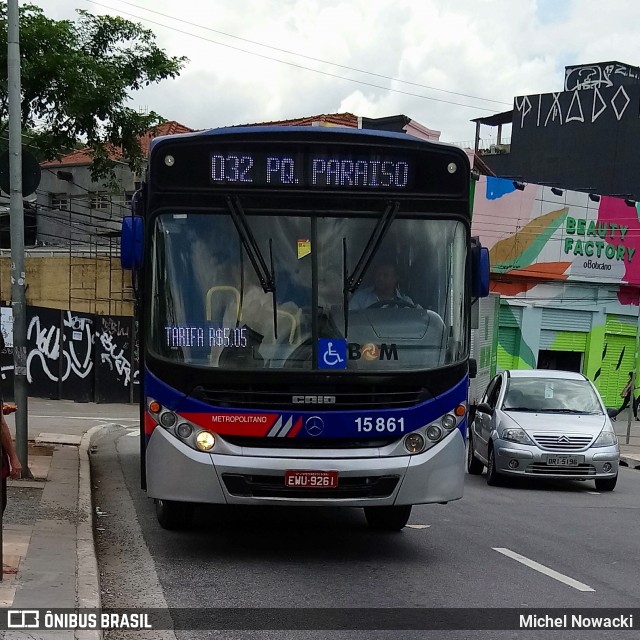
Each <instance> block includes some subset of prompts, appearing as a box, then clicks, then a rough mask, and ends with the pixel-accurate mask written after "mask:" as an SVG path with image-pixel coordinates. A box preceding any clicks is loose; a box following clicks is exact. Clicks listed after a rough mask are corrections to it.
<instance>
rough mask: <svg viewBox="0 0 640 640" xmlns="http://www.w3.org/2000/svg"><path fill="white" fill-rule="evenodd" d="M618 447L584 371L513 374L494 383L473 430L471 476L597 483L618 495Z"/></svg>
mask: <svg viewBox="0 0 640 640" xmlns="http://www.w3.org/2000/svg"><path fill="white" fill-rule="evenodd" d="M619 462H620V449H619V447H618V439H617V437H616V434H615V431H614V429H613V426H612V425H611V420H610V419H609V416H608V415H607V410H606V407H605V406H604V403H603V402H602V398H601V397H600V395H599V393H598V391H597V390H596V388H595V387H594V386H593V384H592V383H591V382H590V381H589V380H588V379H587V378H585V376H583V375H582V374H580V373H573V372H570V371H550V370H546V369H534V370H507V371H503V372H502V373H500V374H498V375H497V376H495V378H493V380H492V381H491V382H490V383H489V386H488V387H487V389H486V391H485V393H484V396H483V397H482V399H481V401H480V404H478V405H477V406H476V407H475V417H474V419H473V421H472V422H471V427H470V429H469V442H468V449H467V470H468V471H469V473H471V474H474V475H479V474H481V473H482V471H483V469H484V467H485V466H486V467H487V483H488V484H490V485H496V484H500V482H501V481H503V480H505V479H506V478H507V476H526V477H544V478H567V479H572V480H595V483H596V489H598V490H599V491H613V489H614V488H615V486H616V481H617V480H618V466H619Z"/></svg>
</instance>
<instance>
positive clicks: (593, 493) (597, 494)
mask: <svg viewBox="0 0 640 640" xmlns="http://www.w3.org/2000/svg"><path fill="white" fill-rule="evenodd" d="M587 493H590V494H591V495H592V496H599V495H600V492H599V491H587Z"/></svg>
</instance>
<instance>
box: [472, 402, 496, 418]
mask: <svg viewBox="0 0 640 640" xmlns="http://www.w3.org/2000/svg"><path fill="white" fill-rule="evenodd" d="M476 411H477V412H479V413H488V414H489V415H490V416H492V415H493V409H492V408H491V407H490V406H489V405H488V404H487V403H486V402H481V403H480V404H479V405H478V406H477V407H476Z"/></svg>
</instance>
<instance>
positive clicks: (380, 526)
mask: <svg viewBox="0 0 640 640" xmlns="http://www.w3.org/2000/svg"><path fill="white" fill-rule="evenodd" d="M410 516H411V505H410V504H408V505H402V506H399V507H365V508H364V517H365V518H366V519H367V524H368V525H369V527H370V528H371V529H375V530H376V531H400V530H401V529H404V527H405V525H406V524H407V522H409V517H410Z"/></svg>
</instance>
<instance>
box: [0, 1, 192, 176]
mask: <svg viewBox="0 0 640 640" xmlns="http://www.w3.org/2000/svg"><path fill="white" fill-rule="evenodd" d="M78 14H79V17H78V20H77V21H76V22H73V21H70V20H51V19H49V18H47V17H46V16H45V15H44V12H43V11H42V9H41V8H40V7H37V6H35V5H30V4H25V5H22V6H21V7H20V54H21V55H20V57H21V74H22V80H21V84H22V126H23V128H24V130H26V131H28V132H29V143H28V144H29V146H30V147H32V149H33V148H35V150H36V153H37V154H38V155H40V157H41V159H43V160H53V159H56V158H60V157H61V156H62V155H64V154H65V153H67V152H68V151H70V150H72V149H74V148H77V144H78V142H82V143H83V144H84V145H86V146H87V147H89V148H90V149H91V151H92V153H93V165H92V169H91V171H92V178H93V179H94V180H95V181H99V180H102V181H104V182H105V184H109V185H112V186H113V185H114V184H115V171H114V167H115V166H116V161H115V160H116V159H119V160H121V161H124V162H126V163H127V164H128V165H129V167H130V168H131V169H132V170H133V171H135V172H136V173H137V172H139V170H140V169H141V167H142V164H143V161H144V158H143V156H142V151H141V148H140V142H139V136H141V135H143V134H144V133H146V132H147V131H148V130H149V129H150V128H151V127H153V126H154V125H156V124H158V123H160V122H162V121H163V119H162V118H161V116H159V115H158V114H157V113H155V112H153V111H151V112H150V113H146V114H145V113H138V111H136V110H135V109H132V108H130V107H128V106H127V105H126V103H127V101H128V100H130V96H129V94H130V92H131V91H134V90H137V89H140V88H142V87H145V86H148V85H150V84H152V83H156V82H160V81H161V80H163V79H165V78H175V77H177V76H178V75H179V73H180V70H181V68H182V67H183V65H184V63H185V62H186V60H187V59H186V58H185V57H169V56H167V55H166V54H165V52H164V51H163V50H162V49H160V48H159V47H158V46H157V45H156V43H155V35H154V34H153V32H152V31H150V30H148V29H145V28H144V27H143V26H142V25H140V24H137V23H134V22H130V21H129V20H125V19H123V18H119V17H114V16H108V15H102V16H94V15H92V14H90V13H88V12H87V11H83V10H78ZM0 68H2V69H3V70H4V69H6V68H7V2H6V0H0ZM7 89H8V87H7V80H6V75H5V74H4V73H0V142H6V137H7V128H8V92H7ZM3 139H4V140H3ZM114 156H115V157H114Z"/></svg>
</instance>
